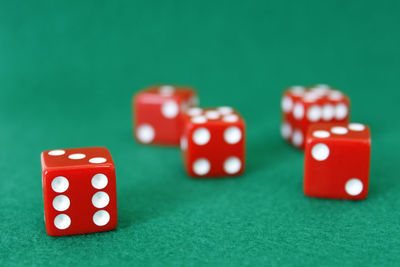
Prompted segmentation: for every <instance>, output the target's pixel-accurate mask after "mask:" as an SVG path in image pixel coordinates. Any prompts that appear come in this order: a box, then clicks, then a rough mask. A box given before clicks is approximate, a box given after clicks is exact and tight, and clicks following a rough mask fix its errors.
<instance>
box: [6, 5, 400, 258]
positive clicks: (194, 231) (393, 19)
mask: <svg viewBox="0 0 400 267" xmlns="http://www.w3.org/2000/svg"><path fill="white" fill-rule="evenodd" d="M399 10H400V2H399V1H395V0H391V1H380V2H377V1H361V0H360V1H357V0H352V1H317V0H310V1H294V0H282V1H261V0H260V1H154V0H150V1H2V2H1V3H0V147H1V149H0V169H1V171H2V174H1V179H0V218H2V219H1V222H0V229H1V232H2V233H3V235H1V237H0V248H1V249H0V256H1V257H0V260H3V261H4V262H3V263H12V262H14V263H15V262H21V261H22V260H23V261H24V262H25V263H28V264H29V263H30V264H32V263H36V264H46V263H47V264H48V263H54V261H56V262H57V263H61V262H62V260H61V258H58V259H55V258H57V257H56V256H60V257H61V255H62V256H63V257H66V258H68V261H66V262H68V263H70V264H72V263H74V262H75V263H76V262H79V261H83V260H85V259H86V255H87V254H88V253H95V254H96V255H97V259H98V260H99V261H100V260H101V261H102V263H111V262H113V260H121V261H123V262H124V261H125V262H128V261H130V260H136V261H137V262H142V263H143V262H146V261H148V260H149V261H152V260H157V261H165V262H169V263H171V262H174V263H181V262H182V261H183V262H186V263H194V262H197V263H199V262H203V263H207V262H208V263H211V262H214V263H215V262H224V260H223V258H224V259H226V262H224V263H228V264H229V263H239V262H240V263H242V264H249V265H252V264H256V263H261V262H264V263H265V262H267V263H270V264H282V263H284V262H286V260H288V261H291V260H293V261H294V262H297V263H300V264H301V263H302V264H312V263H320V260H321V261H322V260H323V259H324V257H322V256H321V255H325V256H326V255H327V256H328V257H330V255H331V254H330V253H333V254H336V255H338V254H340V255H341V257H337V258H334V259H330V261H328V262H327V263H328V264H329V263H332V264H338V263H340V262H341V261H340V260H342V259H346V260H347V262H349V263H371V262H372V263H376V264H378V263H382V262H387V261H386V260H387V259H388V258H389V257H391V259H392V260H393V259H395V258H396V257H397V260H399V256H398V255H397V254H396V251H395V248H398V245H399V242H398V241H396V240H395V238H394V237H395V236H398V237H399V236H400V235H399V233H400V230H399V227H398V220H399V219H400V216H399V212H398V211H396V212H394V211H393V209H397V208H395V207H398V204H400V203H399V200H398V199H399V198H398V197H396V196H398V190H399V187H400V186H399V182H398V181H397V175H396V174H395V173H398V171H399V167H398V166H397V165H398V163H397V161H398V160H396V158H397V159H398V157H397V156H396V152H397V151H399V149H400V142H399V141H398V140H397V139H398V137H399V132H400V131H399V130H400V128H399V127H400V125H399V120H398V116H397V115H398V114H399V105H398V102H399V99H400V91H399V89H398V87H399V74H400V72H399V71H400V51H399V47H400V35H399V26H400V16H399ZM158 83H167V84H180V85H190V86H194V87H195V88H197V90H198V92H199V96H200V103H201V105H202V106H220V105H230V106H233V107H235V108H236V109H238V110H239V111H240V112H241V113H242V114H243V116H244V117H245V119H246V121H247V127H248V136H247V140H248V148H247V150H248V165H247V166H248V171H247V173H246V175H245V176H244V177H242V178H241V179H234V180H223V181H215V180H213V181H207V182H205V181H193V180H191V179H189V178H187V177H186V175H185V174H184V172H183V167H182V164H181V162H180V158H179V157H180V155H179V151H178V150H177V149H174V148H168V149H164V148H158V147H150V148H149V147H145V146H139V145H137V144H136V143H135V142H134V141H133V137H132V117H131V98H132V96H133V94H134V93H135V92H137V91H138V90H140V89H142V88H143V87H146V86H148V85H151V84H158ZM318 83H326V84H329V85H331V86H334V87H336V88H338V89H339V90H342V91H344V92H345V93H347V94H348V95H349V96H350V98H351V100H352V120H353V121H357V122H362V123H366V124H368V125H370V126H371V128H372V132H373V156H372V157H373V163H375V164H373V165H372V169H371V177H372V178H371V190H370V198H369V199H368V200H366V201H365V202H361V203H357V204H354V205H353V204H352V203H350V202H335V201H325V202H321V201H317V200H310V199H308V198H305V197H304V196H303V194H302V153H301V152H300V151H296V150H294V149H292V148H291V147H289V146H287V145H286V144H285V143H284V142H283V141H282V140H281V138H280V135H279V127H280V96H281V93H282V90H283V89H284V88H286V87H288V86H291V85H309V84H318ZM83 146H106V147H108V148H109V149H110V150H111V153H112V155H113V157H114V160H115V162H116V165H117V175H118V188H119V191H118V200H119V214H120V216H119V220H120V226H119V229H118V230H117V231H114V232H112V233H108V234H102V235H101V234H99V235H96V234H95V235H90V236H87V237H86V236H84V237H82V236H81V237H72V238H69V239H52V238H50V237H47V236H46V234H45V232H44V225H43V221H42V216H43V213H42V199H41V184H40V158H39V155H40V152H41V151H43V150H47V149H54V148H68V147H83ZM146 166H147V167H146ZM396 171H397V172H396ZM233 207H234V208H233ZM304 210H305V211H304ZM245 211H246V212H247V213H246V212H245ZM304 214H308V215H307V216H306V215H304ZM311 218H312V220H311ZM383 218H385V219H383ZM315 222H319V223H318V226H316V225H315V224H314V223H315ZM221 225H224V227H221ZM382 225H384V226H382ZM380 227H382V228H380ZM364 230H365V231H364ZM350 233H352V234H350ZM121 236H122V237H123V238H122V241H121V240H120V238H121ZM354 236H357V237H360V238H353V237H354ZM366 236H368V238H370V239H368V240H366V239H364V238H366ZM83 239H85V240H83ZM385 240H386V241H385ZM81 242H82V243H81ZM107 242H114V243H112V244H111V243H107ZM117 243H118V244H117ZM343 243H346V244H348V247H347V248H346V249H344V248H343V247H341V245H340V244H343ZM102 244H104V247H106V244H108V246H112V247H113V248H116V251H114V254H113V253H111V252H104V254H101V250H100V249H101V248H104V247H103V245H102ZM366 244H367V245H366ZM82 246H84V247H85V250H81V248H82ZM363 246H364V250H363V251H360V250H357V249H356V248H357V247H358V248H359V247H363ZM300 247H301V248H302V249H300ZM22 248H24V249H23V250H21V249H22ZM378 248H379V249H378ZM315 250H320V251H321V253H322V254H321V255H320V256H315V257H314V258H312V257H311V258H308V257H304V256H305V255H312V254H313V253H314V252H313V251H315ZM378 252H380V254H378ZM397 252H398V251H397ZM60 253H63V254H60ZM360 253H361V254H360ZM36 255H41V256H40V257H41V258H40V259H37V258H35V257H36ZM366 255H375V256H376V257H375V261H368V260H366V258H365V257H364V256H366ZM221 257H222V258H221ZM393 257H395V258H393ZM206 259H207V260H206ZM397 262H398V261H397ZM0 263H1V261H0Z"/></svg>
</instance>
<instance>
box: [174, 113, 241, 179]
mask: <svg viewBox="0 0 400 267" xmlns="http://www.w3.org/2000/svg"><path fill="white" fill-rule="evenodd" d="M183 121H184V130H183V134H182V138H181V150H182V154H183V160H184V164H185V168H186V170H187V173H188V174H189V175H190V176H192V177H225V176H235V175H240V174H241V173H243V171H244V168H245V134H246V133H245V122H244V120H243V118H242V117H241V116H240V115H239V114H238V113H237V112H235V111H234V110H233V109H232V108H230V107H220V108H216V109H201V108H191V109H189V110H188V111H187V113H186V114H184V116H183Z"/></svg>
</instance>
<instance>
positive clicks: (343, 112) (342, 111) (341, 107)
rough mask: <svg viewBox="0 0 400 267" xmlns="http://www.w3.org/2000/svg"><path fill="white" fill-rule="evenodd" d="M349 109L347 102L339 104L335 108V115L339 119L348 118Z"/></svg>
mask: <svg viewBox="0 0 400 267" xmlns="http://www.w3.org/2000/svg"><path fill="white" fill-rule="evenodd" d="M348 112H349V110H348V108H347V106H346V105H345V104H337V105H336V108H335V117H336V119H338V120H343V119H344V118H346V116H347V114H348Z"/></svg>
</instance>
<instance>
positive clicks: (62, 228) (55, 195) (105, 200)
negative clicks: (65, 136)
mask: <svg viewBox="0 0 400 267" xmlns="http://www.w3.org/2000/svg"><path fill="white" fill-rule="evenodd" d="M41 161H42V185H43V200H44V215H45V223H46V231H47V234H49V235H51V236H61V235H74V234H86V233H93V232H102V231H109V230H112V229H114V228H115V227H116V226H117V196H116V182H115V168H114V163H113V160H112V158H111V155H110V152H109V151H108V150H107V149H106V148H102V147H91V148H75V149H62V150H51V151H45V152H43V153H42V155H41Z"/></svg>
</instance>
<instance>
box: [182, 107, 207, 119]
mask: <svg viewBox="0 0 400 267" xmlns="http://www.w3.org/2000/svg"><path fill="white" fill-rule="evenodd" d="M186 113H187V114H188V115H189V116H192V117H193V116H200V115H201V114H202V113H203V110H202V109H201V108H197V107H196V108H190V109H189V110H188V111H187V112H186Z"/></svg>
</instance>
